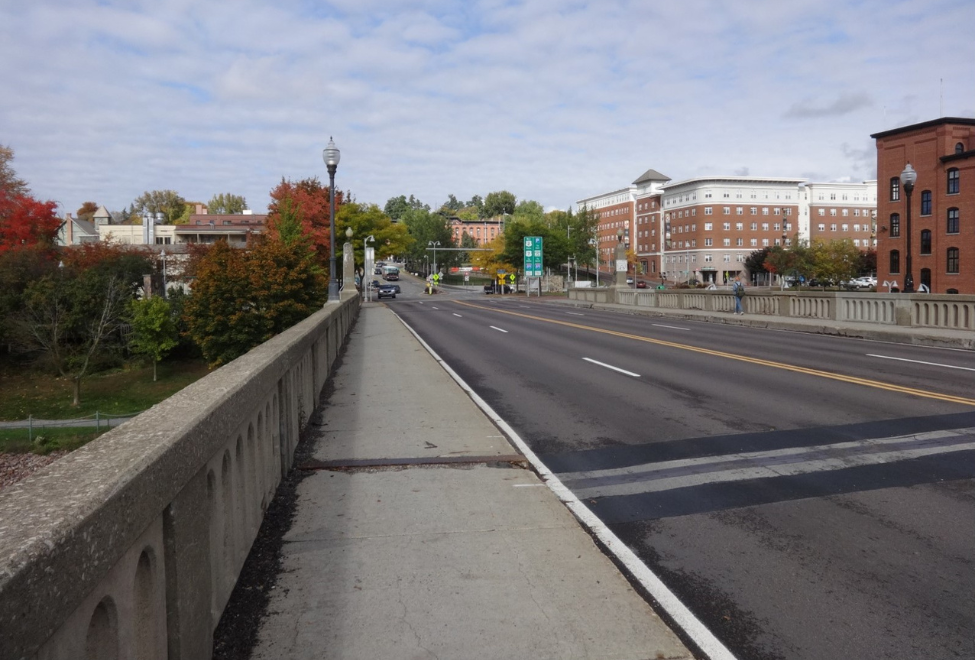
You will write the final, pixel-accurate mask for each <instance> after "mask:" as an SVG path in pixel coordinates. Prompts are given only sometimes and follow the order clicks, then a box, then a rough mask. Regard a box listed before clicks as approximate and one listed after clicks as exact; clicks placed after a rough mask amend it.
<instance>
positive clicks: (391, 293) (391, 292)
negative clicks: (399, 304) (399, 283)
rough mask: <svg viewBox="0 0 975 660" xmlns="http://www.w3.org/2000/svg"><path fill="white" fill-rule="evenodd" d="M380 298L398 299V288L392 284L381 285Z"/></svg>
mask: <svg viewBox="0 0 975 660" xmlns="http://www.w3.org/2000/svg"><path fill="white" fill-rule="evenodd" d="M379 298H380V300H381V299H383V298H396V287H395V286H393V285H392V284H380V285H379Z"/></svg>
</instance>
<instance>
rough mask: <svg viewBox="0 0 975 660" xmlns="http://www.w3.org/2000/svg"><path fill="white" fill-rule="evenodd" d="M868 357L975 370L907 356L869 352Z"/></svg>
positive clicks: (969, 368)
mask: <svg viewBox="0 0 975 660" xmlns="http://www.w3.org/2000/svg"><path fill="white" fill-rule="evenodd" d="M867 357H875V358H880V359H881V360H897V361H898V362H913V363H914V364H926V365H928V366H929V367H944V368H945V369H962V370H964V371H975V369H972V368H971V367H956V366H955V365H953V364H939V363H938V362H925V361H924V360H908V359H907V358H899V357H891V356H890V355H873V354H872V353H867Z"/></svg>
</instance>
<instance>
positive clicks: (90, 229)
mask: <svg viewBox="0 0 975 660" xmlns="http://www.w3.org/2000/svg"><path fill="white" fill-rule="evenodd" d="M71 220H72V221H73V222H74V225H75V227H78V228H79V229H81V230H82V231H83V232H85V233H86V234H89V235H91V236H98V229H96V228H95V223H94V222H89V221H88V220H79V219H78V218H72V219H71Z"/></svg>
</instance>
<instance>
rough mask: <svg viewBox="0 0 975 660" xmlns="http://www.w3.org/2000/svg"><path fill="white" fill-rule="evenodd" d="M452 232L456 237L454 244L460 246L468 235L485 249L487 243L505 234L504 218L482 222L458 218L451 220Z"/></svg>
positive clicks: (483, 220)
mask: <svg viewBox="0 0 975 660" xmlns="http://www.w3.org/2000/svg"><path fill="white" fill-rule="evenodd" d="M449 220H450V231H451V233H453V235H454V243H455V244H457V245H458V246H460V245H461V241H462V240H463V238H464V234H467V235H468V236H470V237H471V238H472V239H474V242H475V243H476V244H477V245H478V246H479V247H483V246H484V244H485V243H490V242H491V241H493V240H494V239H495V238H496V237H497V236H499V235H500V234H502V233H504V222H503V218H484V219H480V220H464V219H463V218H458V217H456V216H453V217H451V218H450V219H449Z"/></svg>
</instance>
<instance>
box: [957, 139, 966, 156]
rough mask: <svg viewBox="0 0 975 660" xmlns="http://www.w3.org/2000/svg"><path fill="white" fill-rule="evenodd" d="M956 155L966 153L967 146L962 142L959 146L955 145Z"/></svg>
mask: <svg viewBox="0 0 975 660" xmlns="http://www.w3.org/2000/svg"><path fill="white" fill-rule="evenodd" d="M955 153H956V154H962V153H965V145H963V144H962V143H961V142H959V143H958V144H956V145H955Z"/></svg>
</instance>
